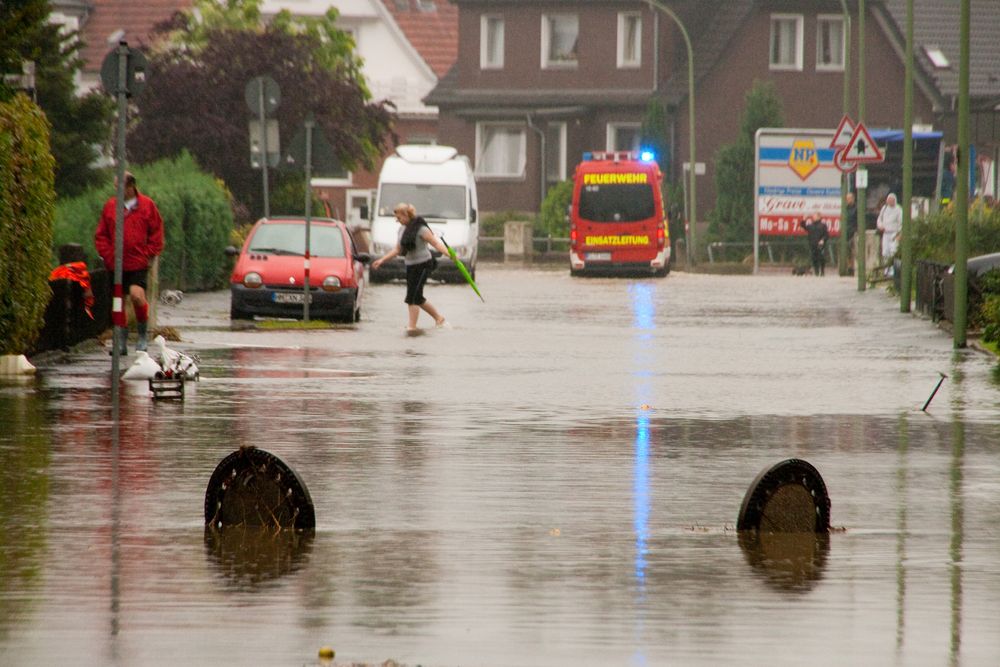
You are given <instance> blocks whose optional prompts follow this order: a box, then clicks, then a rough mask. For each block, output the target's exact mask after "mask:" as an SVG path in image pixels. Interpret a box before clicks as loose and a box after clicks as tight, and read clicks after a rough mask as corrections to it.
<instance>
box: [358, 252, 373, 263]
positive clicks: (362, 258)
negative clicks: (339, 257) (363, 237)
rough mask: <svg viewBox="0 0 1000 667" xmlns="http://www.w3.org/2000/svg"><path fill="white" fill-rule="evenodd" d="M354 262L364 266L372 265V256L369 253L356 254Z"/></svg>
mask: <svg viewBox="0 0 1000 667" xmlns="http://www.w3.org/2000/svg"><path fill="white" fill-rule="evenodd" d="M354 260H355V261H357V262H361V263H362V264H371V261H372V256H371V255H370V254H368V253H367V252H356V253H354Z"/></svg>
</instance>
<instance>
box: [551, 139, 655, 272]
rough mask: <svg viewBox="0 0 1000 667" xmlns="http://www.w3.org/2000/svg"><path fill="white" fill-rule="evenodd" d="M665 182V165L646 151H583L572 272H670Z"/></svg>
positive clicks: (576, 184) (573, 211) (576, 180)
mask: <svg viewBox="0 0 1000 667" xmlns="http://www.w3.org/2000/svg"><path fill="white" fill-rule="evenodd" d="M644 158H645V159H644ZM662 180H663V174H661V173H660V167H659V165H657V164H656V161H655V160H653V159H652V157H651V156H648V155H646V154H643V155H642V156H641V157H640V155H639V154H637V153H635V152H633V151H617V152H593V153H584V154H583V161H582V162H580V164H579V165H577V167H576V171H575V172H574V173H573V202H572V204H571V205H570V214H569V221H570V232H569V238H570V250H569V262H570V274H571V275H574V276H576V275H583V274H611V273H632V274H643V275H655V276H665V275H667V273H669V272H670V237H669V232H668V231H667V216H666V215H665V213H664V205H663V204H664V202H663V195H662V192H661V188H660V183H661V181H662Z"/></svg>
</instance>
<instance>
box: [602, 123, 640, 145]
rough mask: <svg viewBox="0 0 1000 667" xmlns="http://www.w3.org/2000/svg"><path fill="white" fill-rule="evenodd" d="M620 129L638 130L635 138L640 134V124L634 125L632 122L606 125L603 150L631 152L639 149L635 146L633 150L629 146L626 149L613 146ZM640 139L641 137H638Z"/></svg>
mask: <svg viewBox="0 0 1000 667" xmlns="http://www.w3.org/2000/svg"><path fill="white" fill-rule="evenodd" d="M620 129H629V130H638V133H637V136H638V135H640V134H641V133H642V123H634V122H613V123H608V126H607V133H606V135H605V140H604V144H605V146H604V150H606V151H631V150H637V149H638V148H640V147H639V146H636V147H635V148H633V147H631V146H630V147H628V148H618V147H617V146H616V145H615V139H616V138H617V137H618V130H620ZM640 139H641V137H640ZM640 143H641V142H640Z"/></svg>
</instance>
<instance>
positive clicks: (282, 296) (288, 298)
mask: <svg viewBox="0 0 1000 667" xmlns="http://www.w3.org/2000/svg"><path fill="white" fill-rule="evenodd" d="M271 298H272V299H274V302H275V303H302V302H304V301H305V299H304V298H303V294H302V292H275V293H274V295H273V296H272V297H271ZM309 303H312V295H311V294H310V295H309Z"/></svg>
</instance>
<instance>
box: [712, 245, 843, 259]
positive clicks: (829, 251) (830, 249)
mask: <svg viewBox="0 0 1000 667" xmlns="http://www.w3.org/2000/svg"><path fill="white" fill-rule="evenodd" d="M760 247H761V249H762V250H766V251H767V261H768V262H770V263H771V264H774V263H775V260H774V248H801V247H802V244H801V243H800V242H799V241H788V242H783V243H782V242H774V241H761V242H760ZM726 248H747V249H748V250H753V243H752V242H750V241H715V242H713V243H709V244H708V261H709V263H710V264H714V263H715V254H714V253H713V250H725V249H726ZM826 252H827V255H828V256H829V258H830V263H831V264H836V263H837V258H836V255H835V253H834V244H832V243H828V244H827V245H826Z"/></svg>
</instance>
